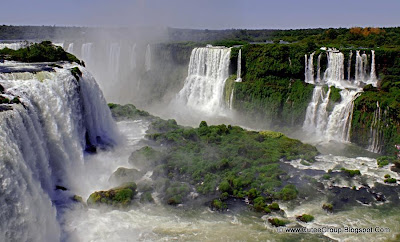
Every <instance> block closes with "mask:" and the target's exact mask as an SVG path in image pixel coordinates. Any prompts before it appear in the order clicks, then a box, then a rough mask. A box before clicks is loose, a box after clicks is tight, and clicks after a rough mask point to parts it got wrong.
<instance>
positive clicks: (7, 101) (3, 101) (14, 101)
mask: <svg viewBox="0 0 400 242" xmlns="http://www.w3.org/2000/svg"><path fill="white" fill-rule="evenodd" d="M19 103H21V101H20V100H19V97H14V98H13V99H12V100H10V99H8V98H6V97H4V96H2V95H0V104H19Z"/></svg>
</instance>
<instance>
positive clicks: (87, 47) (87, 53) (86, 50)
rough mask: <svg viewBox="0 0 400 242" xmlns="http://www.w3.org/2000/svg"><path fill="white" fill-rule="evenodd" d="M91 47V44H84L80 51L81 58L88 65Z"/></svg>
mask: <svg viewBox="0 0 400 242" xmlns="http://www.w3.org/2000/svg"><path fill="white" fill-rule="evenodd" d="M92 46H93V43H85V44H83V45H82V49H81V57H82V59H83V60H84V61H85V62H86V64H89V65H90V63H91V62H92Z"/></svg>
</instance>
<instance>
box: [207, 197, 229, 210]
mask: <svg viewBox="0 0 400 242" xmlns="http://www.w3.org/2000/svg"><path fill="white" fill-rule="evenodd" d="M227 208H228V206H227V205H226V203H224V202H222V201H221V200H219V199H214V200H213V201H212V203H211V209H213V210H216V211H224V210H226V209H227Z"/></svg>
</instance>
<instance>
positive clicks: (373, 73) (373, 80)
mask: <svg viewBox="0 0 400 242" xmlns="http://www.w3.org/2000/svg"><path fill="white" fill-rule="evenodd" d="M371 56H372V57H371V74H370V78H369V81H368V82H367V83H368V84H372V85H373V86H374V87H376V85H377V78H376V70H375V51H374V50H371Z"/></svg>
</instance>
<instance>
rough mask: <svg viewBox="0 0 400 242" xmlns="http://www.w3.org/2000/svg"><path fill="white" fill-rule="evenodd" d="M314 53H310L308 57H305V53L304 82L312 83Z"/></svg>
mask: <svg viewBox="0 0 400 242" xmlns="http://www.w3.org/2000/svg"><path fill="white" fill-rule="evenodd" d="M314 54H315V52H313V53H311V54H310V58H309V59H307V55H305V73H304V75H305V82H307V83H310V84H314V83H315V82H314V60H313V58H314Z"/></svg>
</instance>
